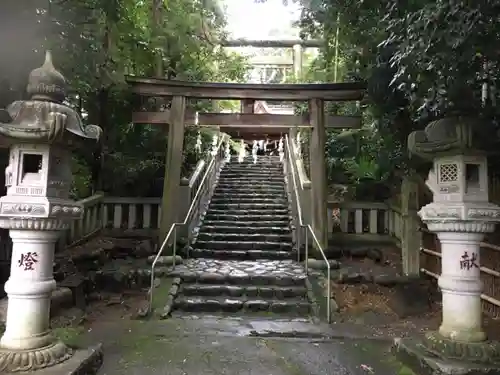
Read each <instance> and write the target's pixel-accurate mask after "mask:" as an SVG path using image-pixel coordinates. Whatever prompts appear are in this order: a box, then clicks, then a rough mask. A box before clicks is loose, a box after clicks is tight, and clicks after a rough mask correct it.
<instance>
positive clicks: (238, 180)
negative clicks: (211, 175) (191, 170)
mask: <svg viewBox="0 0 500 375" xmlns="http://www.w3.org/2000/svg"><path fill="white" fill-rule="evenodd" d="M219 184H221V185H228V184H234V185H241V184H245V185H251V186H253V185H257V184H265V185H266V186H284V185H285V180H284V179H280V180H272V179H270V178H269V177H268V176H262V177H260V178H250V177H225V176H220V177H219Z"/></svg>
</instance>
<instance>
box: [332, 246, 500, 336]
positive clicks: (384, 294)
mask: <svg viewBox="0 0 500 375" xmlns="http://www.w3.org/2000/svg"><path fill="white" fill-rule="evenodd" d="M382 252H383V254H384V255H383V260H382V262H380V263H376V262H374V261H372V260H370V259H366V258H365V259H353V258H345V259H340V263H341V264H342V268H344V267H346V268H348V269H350V270H353V271H355V272H359V273H368V272H371V274H372V275H376V274H386V275H387V274H389V275H390V274H394V275H396V274H399V273H400V270H401V269H402V268H401V256H400V253H401V251H400V250H399V249H398V248H392V247H391V248H386V249H382ZM428 294H429V298H428V301H424V302H427V304H428V306H427V308H425V309H424V310H425V311H424V312H422V313H419V314H416V315H411V316H406V317H401V316H399V315H398V314H397V313H396V312H395V311H394V309H393V306H395V305H397V304H401V303H405V301H401V300H400V296H398V294H397V293H396V290H395V288H394V287H385V286H379V285H376V284H355V285H347V284H336V283H333V284H332V296H333V297H334V299H335V301H336V302H337V305H338V306H339V313H338V316H337V321H338V322H340V323H349V324H353V325H363V326H365V327H367V326H368V327H370V328H371V330H372V331H373V334H374V335H377V336H378V335H380V336H389V337H400V336H408V335H412V334H417V333H423V332H426V331H429V330H435V329H437V328H439V324H440V323H441V299H440V294H439V291H438V288H437V285H436V282H435V280H429V293H428ZM484 326H485V329H486V331H487V333H488V336H489V337H490V338H495V339H500V320H499V319H498V318H491V317H488V316H485V317H484Z"/></svg>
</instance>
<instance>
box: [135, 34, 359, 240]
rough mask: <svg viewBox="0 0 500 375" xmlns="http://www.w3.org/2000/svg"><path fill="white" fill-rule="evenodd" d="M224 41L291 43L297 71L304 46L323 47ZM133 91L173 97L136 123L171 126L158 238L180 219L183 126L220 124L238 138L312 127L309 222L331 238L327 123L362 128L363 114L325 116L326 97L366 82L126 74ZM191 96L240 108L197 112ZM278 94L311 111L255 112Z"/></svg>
mask: <svg viewBox="0 0 500 375" xmlns="http://www.w3.org/2000/svg"><path fill="white" fill-rule="evenodd" d="M220 44H221V46H226V47H230V46H233V47H237V46H254V47H271V48H293V49H294V58H293V60H294V61H293V67H294V73H295V75H296V77H299V76H300V70H301V68H302V47H320V46H322V45H323V42H322V41H317V40H316V41H300V40H297V41H294V40H292V41H282V40H281V41H279V40H278V41H247V40H235V41H225V42H222V43H220ZM127 82H128V84H129V86H130V88H131V91H132V92H133V93H134V94H137V95H141V96H145V97H168V98H171V107H170V110H165V111H158V112H136V113H134V114H133V122H134V123H136V124H141V123H142V124H157V125H163V126H168V145H167V155H166V162H165V179H164V186H163V198H162V217H161V222H160V238H161V239H162V240H163V239H164V238H165V237H166V235H167V233H168V231H169V229H170V227H171V226H172V224H173V223H175V222H176V221H177V219H178V212H179V209H180V208H179V206H178V205H179V202H178V193H179V186H180V178H181V176H180V174H181V164H182V151H183V141H184V127H185V126H192V125H197V126H218V127H219V128H220V129H221V130H222V131H224V132H225V133H228V134H229V135H231V136H235V135H236V136H238V137H239V138H247V137H252V138H251V139H255V135H256V134H268V135H269V136H273V135H274V136H281V135H282V134H283V133H285V132H290V135H291V136H293V137H294V134H293V133H292V132H294V131H295V130H297V129H300V128H309V129H312V132H311V138H310V142H311V145H310V160H313V161H314V162H313V163H312V164H311V168H310V170H311V172H310V174H311V175H310V180H311V190H312V207H311V225H312V228H313V229H314V231H315V233H316V237H317V238H318V240H319V242H320V245H321V246H326V245H327V242H328V231H327V229H328V228H327V223H328V218H327V183H326V165H325V152H324V150H325V134H326V128H359V127H360V126H361V119H360V117H359V116H332V115H328V116H325V113H324V102H325V101H337V102H338V101H359V100H361V99H362V98H363V96H364V92H365V90H366V84H365V83H364V82H353V83H329V84H241V83H212V82H205V83H202V82H184V81H169V80H166V79H163V78H138V77H132V76H129V77H127ZM190 98H197V99H213V100H221V99H222V100H240V101H241V113H193V112H190V111H187V110H186V102H187V100H189V99H190ZM266 100H279V101H290V102H300V101H307V102H308V105H309V113H307V114H304V115H294V114H269V113H260V114H256V113H254V108H255V102H256V101H266Z"/></svg>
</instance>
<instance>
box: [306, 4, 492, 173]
mask: <svg viewBox="0 0 500 375" xmlns="http://www.w3.org/2000/svg"><path fill="white" fill-rule="evenodd" d="M297 2H299V3H301V5H302V6H303V10H302V15H301V19H300V27H301V31H302V36H303V37H314V38H324V39H325V47H324V48H323V49H322V50H321V54H320V56H319V58H318V59H317V60H316V61H314V62H313V63H312V64H311V66H310V68H309V72H308V74H307V75H306V79H307V80H308V81H331V80H332V79H333V76H334V71H335V70H337V71H338V74H339V77H341V79H339V80H344V81H345V80H352V79H357V80H360V79H361V80H365V81H366V82H367V83H368V97H367V98H366V99H365V100H364V102H363V103H362V106H363V110H364V116H365V118H364V120H365V125H364V127H365V128H366V129H368V131H370V132H371V136H363V137H361V138H359V137H358V145H357V147H358V151H359V155H358V156H357V158H358V159H357V161H356V162H354V161H352V160H351V159H349V158H348V157H347V156H346V155H340V156H339V155H337V154H335V152H334V153H333V154H332V150H334V149H335V150H343V149H345V148H346V147H347V148H349V147H352V145H350V142H351V139H350V137H341V138H340V141H339V139H338V137H337V136H332V137H333V138H332V139H331V141H330V143H331V144H335V147H332V146H329V147H328V150H327V152H328V153H329V156H330V157H333V158H334V159H337V158H340V159H342V160H343V161H342V162H340V161H337V160H335V161H333V162H330V164H332V165H335V166H337V170H338V171H339V173H341V172H346V173H347V174H348V175H351V176H363V175H369V176H376V178H378V179H380V180H381V181H383V180H384V179H387V180H389V181H394V182H395V181H397V180H399V178H400V177H401V175H402V174H403V173H407V172H405V171H408V170H410V168H409V167H410V166H412V165H413V166H415V165H414V164H413V161H412V160H408V157H407V154H408V153H407V152H406V141H407V137H408V134H409V133H410V132H411V131H413V130H416V129H422V128H423V127H424V126H425V125H426V124H427V123H428V122H429V121H431V120H433V119H436V118H440V117H444V116H449V115H457V114H458V115H473V116H479V117H483V118H485V119H487V120H488V121H489V122H490V123H491V122H492V123H494V124H497V123H498V120H497V119H498V110H497V107H496V105H495V104H496V102H497V101H498V91H497V90H495V87H497V86H498V83H499V82H498V80H499V75H498V73H497V71H498V66H499V64H500V55H498V52H497V49H496V47H495V46H494V43H492V42H491V41H492V40H495V38H496V36H497V35H498V33H499V31H500V29H499V26H498V23H497V22H494V21H493V19H494V16H493V15H496V14H498V13H499V11H500V3H498V2H497V1H479V2H473V3H471V2H469V1H465V0H462V1H452V2H442V1H437V2H436V1H431V0H414V1H410V2H406V3H404V4H403V3H401V2H400V1H397V0H389V1H381V0H371V1H363V0H315V1H305V0H297ZM337 34H338V39H337V38H336V36H337ZM337 45H338V50H336V46H337ZM336 56H338V58H335V57H336ZM485 83H487V86H488V88H489V90H487V91H484V84H485ZM485 93H486V94H487V95H486V98H485V97H484V94H485ZM485 99H486V100H485ZM335 111H340V112H342V111H344V106H340V107H337V108H335ZM363 132H364V134H367V133H366V131H365V130H363ZM339 142H340V143H339ZM341 144H342V145H343V146H341ZM336 152H337V153H338V151H336ZM386 158H387V159H386ZM361 160H363V162H360V161H361ZM375 165H377V166H378V167H377V169H378V171H379V172H377V173H374V171H375ZM368 170H370V172H367V171H368Z"/></svg>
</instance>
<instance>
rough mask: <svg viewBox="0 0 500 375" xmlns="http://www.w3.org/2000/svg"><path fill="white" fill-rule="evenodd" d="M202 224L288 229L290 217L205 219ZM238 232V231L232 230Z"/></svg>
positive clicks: (241, 227) (240, 227) (208, 225)
mask: <svg viewBox="0 0 500 375" xmlns="http://www.w3.org/2000/svg"><path fill="white" fill-rule="evenodd" d="M203 226H207V227H211V226H213V227H216V226H217V227H226V226H230V227H233V228H235V229H236V228H238V230H239V229H247V228H255V229H256V230H258V229H259V228H262V229H265V228H280V229H283V228H285V229H286V230H288V229H289V228H290V218H289V217H288V216H286V217H285V218H284V219H283V220H270V221H264V220H262V221H250V220H248V221H245V220H239V221H237V222H236V221H233V220H207V219H206V218H205V220H204V221H203ZM234 233H238V232H234Z"/></svg>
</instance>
